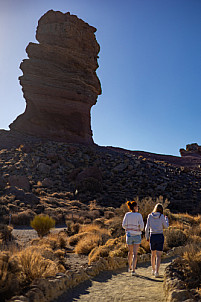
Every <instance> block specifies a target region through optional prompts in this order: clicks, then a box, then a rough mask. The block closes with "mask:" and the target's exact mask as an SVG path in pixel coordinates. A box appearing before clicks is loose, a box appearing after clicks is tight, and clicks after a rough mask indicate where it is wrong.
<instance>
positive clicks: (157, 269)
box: [156, 251, 162, 273]
mask: <svg viewBox="0 0 201 302" xmlns="http://www.w3.org/2000/svg"><path fill="white" fill-rule="evenodd" d="M161 255H162V251H156V273H158V271H159V267H160V264H161Z"/></svg>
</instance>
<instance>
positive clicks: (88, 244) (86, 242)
mask: <svg viewBox="0 0 201 302" xmlns="http://www.w3.org/2000/svg"><path fill="white" fill-rule="evenodd" d="M102 243H103V241H102V237H101V235H100V234H90V233H88V234H87V235H86V236H83V237H82V239H80V240H79V241H78V243H77V245H76V246H75V253H76V254H83V255H88V254H89V253H90V251H91V250H92V249H93V248H95V247H96V246H99V245H101V244H102Z"/></svg>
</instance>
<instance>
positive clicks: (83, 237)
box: [68, 224, 111, 255]
mask: <svg viewBox="0 0 201 302" xmlns="http://www.w3.org/2000/svg"><path fill="white" fill-rule="evenodd" d="M110 237H111V235H110V233H109V231H108V230H107V229H105V228H101V227H100V226H99V225H96V224H90V225H82V226H81V227H80V229H79V233H78V234H76V235H73V236H71V237H69V240H68V242H69V244H70V245H75V252H76V253H77V254H85V255H88V254H89V252H90V251H91V250H92V249H93V248H94V247H96V246H99V245H103V244H105V242H106V241H107V240H108V239H109V238H110Z"/></svg>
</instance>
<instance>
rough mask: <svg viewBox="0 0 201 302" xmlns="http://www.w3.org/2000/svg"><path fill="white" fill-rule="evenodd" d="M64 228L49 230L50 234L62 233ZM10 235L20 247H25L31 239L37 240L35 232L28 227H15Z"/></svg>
mask: <svg viewBox="0 0 201 302" xmlns="http://www.w3.org/2000/svg"><path fill="white" fill-rule="evenodd" d="M64 229H66V227H65V226H64V227H56V228H54V229H51V231H50V232H51V233H53V234H54V233H59V232H60V231H63V230H64ZM12 235H13V237H14V238H15V240H16V241H17V243H18V244H19V245H20V246H25V245H27V244H28V243H29V242H30V241H31V240H32V239H34V238H38V235H37V232H36V231H35V230H34V229H32V228H30V227H25V226H23V227H16V228H14V229H13V231H12Z"/></svg>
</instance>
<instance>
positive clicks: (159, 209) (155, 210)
mask: <svg viewBox="0 0 201 302" xmlns="http://www.w3.org/2000/svg"><path fill="white" fill-rule="evenodd" d="M153 212H159V213H160V214H163V206H162V204H161V203H157V204H156V205H155V207H154V210H153ZM160 216H161V215H160Z"/></svg>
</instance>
